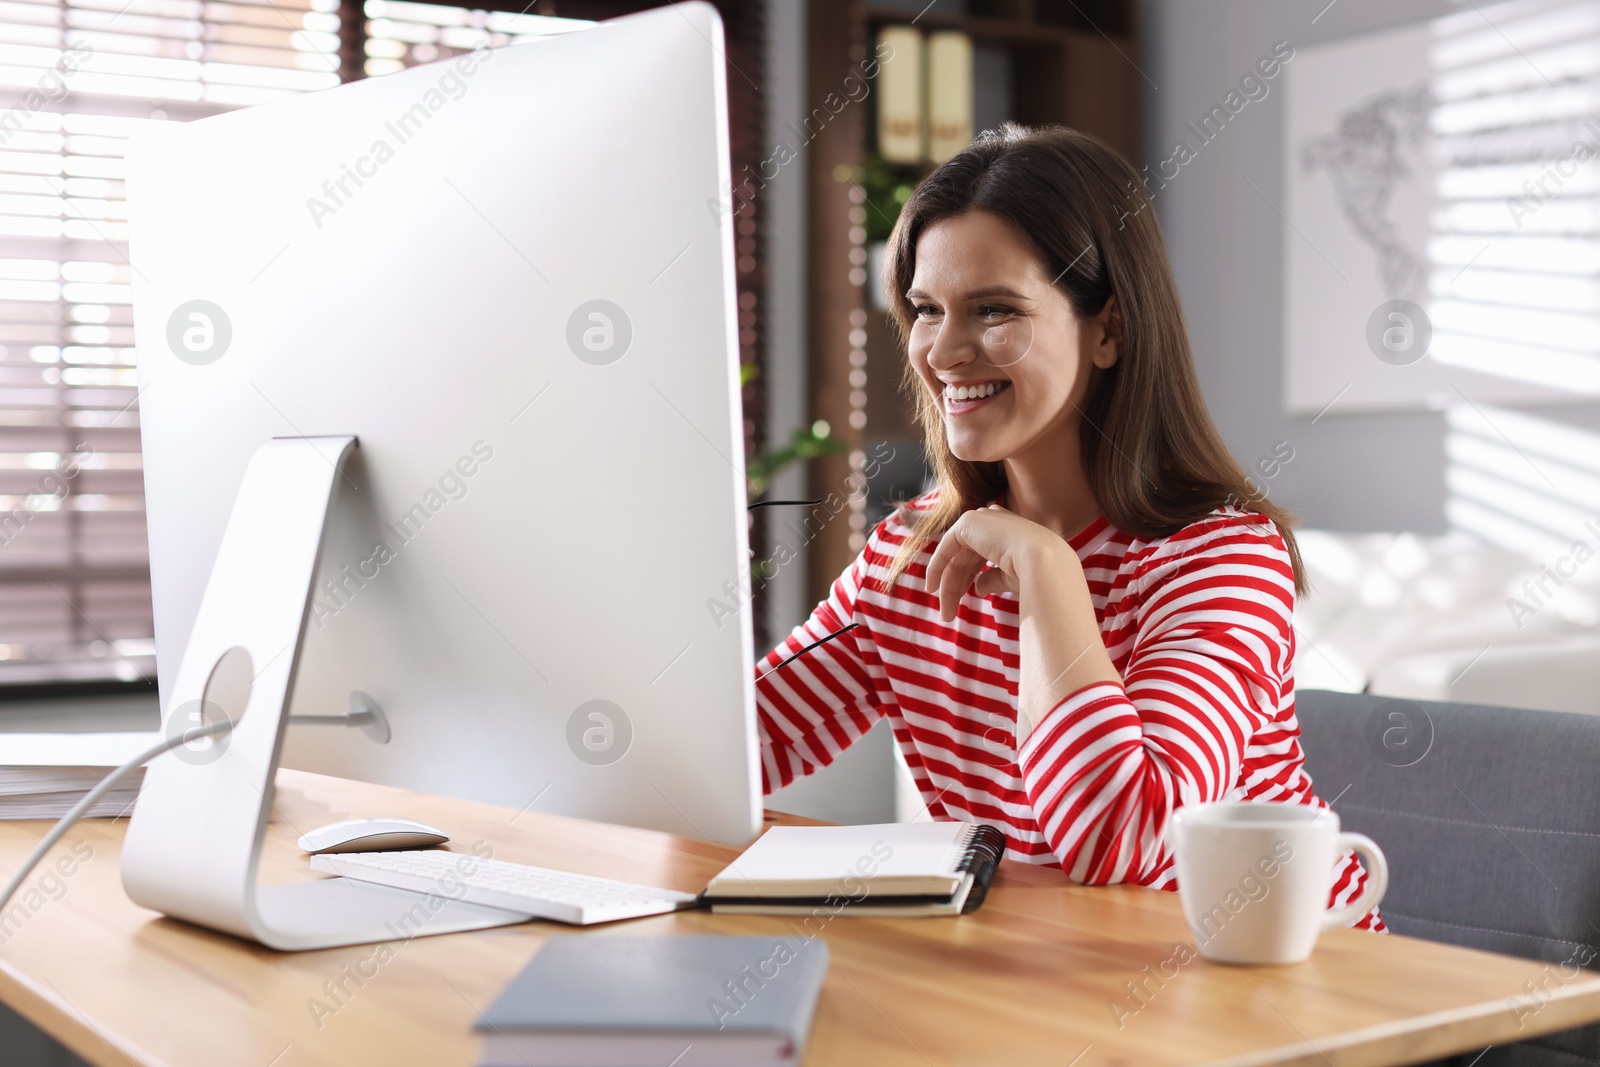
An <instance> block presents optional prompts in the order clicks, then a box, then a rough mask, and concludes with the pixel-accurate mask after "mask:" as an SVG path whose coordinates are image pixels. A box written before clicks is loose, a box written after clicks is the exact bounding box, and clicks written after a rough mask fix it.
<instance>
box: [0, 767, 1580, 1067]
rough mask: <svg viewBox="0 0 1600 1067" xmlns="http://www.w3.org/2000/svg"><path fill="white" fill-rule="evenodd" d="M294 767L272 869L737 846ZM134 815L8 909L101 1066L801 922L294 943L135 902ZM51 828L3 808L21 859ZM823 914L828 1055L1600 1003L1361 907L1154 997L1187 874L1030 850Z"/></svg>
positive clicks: (1328, 1055)
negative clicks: (320, 862) (273, 944)
mask: <svg viewBox="0 0 1600 1067" xmlns="http://www.w3.org/2000/svg"><path fill="white" fill-rule="evenodd" d="M278 782H279V791H278V798H277V805H276V807H277V811H276V814H275V816H274V819H273V824H272V826H271V829H270V831H269V835H268V842H267V848H266V854H265V856H264V858H263V873H264V877H263V880H264V881H266V882H280V881H289V880H294V879H299V878H307V877H319V876H316V875H313V874H312V872H310V871H309V869H308V868H307V867H306V864H305V859H304V857H303V856H302V855H301V854H300V853H299V851H298V850H297V849H296V848H295V847H294V839H295V837H296V835H298V834H299V833H300V832H301V830H304V829H310V828H312V827H314V826H320V825H322V824H324V823H328V822H332V821H334V820H335V819H341V818H347V817H353V816H359V815H374V814H385V815H401V816H409V817H412V818H417V819H421V820H424V821H426V822H430V823H434V824H436V825H439V826H443V827H445V828H446V829H448V830H450V831H452V832H453V833H454V834H455V835H456V836H455V840H454V842H453V843H452V846H453V847H455V848H457V849H459V850H461V851H467V850H470V848H471V846H472V845H473V844H474V843H475V842H479V841H483V842H487V843H488V844H489V845H491V846H492V847H493V849H494V855H495V856H496V857H497V858H500V859H507V860H513V861H521V862H526V863H537V864H543V865H546V866H551V867H558V868H563V869H569V870H574V871H580V872H584V873H588V874H597V875H605V876H608V877H613V878H623V879H628V880H630V881H635V882H643V883H646V884H658V885H662V886H669V887H672V888H675V889H683V890H698V889H700V888H702V887H703V886H704V884H705V882H706V881H707V880H708V879H709V878H710V877H711V875H712V874H714V873H715V872H716V871H717V870H719V869H720V868H721V867H722V866H723V865H724V864H725V863H726V861H727V860H728V859H729V858H730V857H729V856H728V854H726V853H724V852H723V851H721V850H719V849H718V848H717V847H715V846H713V845H707V844H701V843H697V842H691V841H685V840H683V839H680V838H675V837H671V836H669V835H666V834H659V833H652V832H648V831H643V830H631V829H626V828H622V827H614V826H604V825H600V824H595V823H583V822H578V821H574V820H568V819H560V818H554V817H550V816H544V815H539V814H537V813H533V812H525V813H523V814H520V815H517V814H516V813H514V812H511V811H509V810H506V809H502V808H496V807H492V806H489V805H484V804H474V803H469V802H466V801H459V800H449V799H444V798H439V797H430V796H425V795H422V794H416V793H407V792H404V791H401V790H396V789H389V788H385V787H380V786H370V785H365V784H361V783H356V782H349V781H345V780H342V779H337V778H326V777H322V776H319V775H312V774H305V773H300V772H295V771H282V772H280V775H279V779H278ZM124 827H125V823H123V822H121V821H118V822H115V823H113V822H110V821H107V820H96V821H93V822H89V823H86V824H82V825H80V826H79V827H78V828H76V829H75V831H74V832H73V833H72V834H70V835H69V836H68V840H67V842H64V843H63V844H62V845H61V846H58V849H57V851H56V853H55V854H54V855H58V856H60V855H70V854H71V845H72V842H86V843H87V846H88V847H89V848H92V849H93V854H92V856H90V857H89V858H88V859H87V860H85V861H83V862H82V863H80V864H78V865H77V866H76V867H75V868H74V870H73V873H72V874H71V876H70V877H67V878H65V879H62V880H61V882H60V883H59V885H61V886H64V892H61V893H59V894H58V899H52V900H47V901H46V902H45V903H44V904H43V906H42V907H39V908H38V910H37V911H27V910H26V905H24V910H25V911H26V914H25V915H23V916H21V917H20V918H19V919H13V920H12V921H11V922H10V924H9V925H7V926H5V927H4V928H0V938H4V943H3V944H0V998H3V999H4V1000H5V1001H6V1002H7V1003H9V1004H10V1005H11V1006H12V1007H13V1008H15V1009H16V1010H17V1011H18V1012H20V1013H21V1014H22V1015H24V1016H26V1017H27V1018H28V1019H30V1020H32V1021H33V1022H34V1023H35V1024H36V1025H38V1026H39V1027H41V1028H43V1029H44V1030H46V1031H48V1032H49V1033H51V1034H53V1035H54V1036H55V1037H56V1038H57V1039H58V1040H60V1041H61V1042H62V1043H64V1044H65V1045H67V1046H68V1047H70V1048H71V1049H73V1050H74V1051H75V1052H77V1053H78V1054H79V1055H80V1056H83V1057H84V1058H85V1059H87V1060H89V1061H91V1062H92V1063H95V1064H97V1065H103V1067H125V1065H127V1064H130V1063H131V1064H135V1065H139V1067H145V1065H149V1067H156V1065H162V1067H167V1065H172V1067H188V1065H195V1067H324V1065H325V1067H366V1065H368V1064H382V1065H386V1067H387V1065H408V1064H422V1065H428V1067H435V1065H439V1067H456V1065H459V1067H467V1065H470V1064H472V1063H473V1062H474V1057H475V1054H476V1041H475V1038H474V1037H473V1035H472V1031H471V1026H472V1023H473V1021H474V1020H475V1018H476V1015H477V1012H478V1010H479V1009H481V1008H483V1007H484V1006H485V1005H486V1004H487V1003H488V1002H489V1001H490V1000H492V999H493V998H494V997H495V996H496V994H498V992H499V991H500V989H501V987H502V986H503V985H504V984H505V983H506V982H507V981H509V980H510V978H511V977H512V976H513V975H514V974H516V973H517V971H518V970H519V969H520V968H521V967H522V966H523V964H524V963H526V962H527V960H528V958H529V957H530V956H532V955H533V953H534V951H535V950H536V949H537V948H538V947H539V945H540V943H541V942H543V941H544V939H545V938H546V937H550V936H552V935H557V936H582V937H608V936H615V935H618V934H628V935H639V934H662V935H669V934H678V933H719V934H734V933H737V934H771V935H773V936H791V937H792V936H795V934H796V929H795V927H793V926H791V925H790V923H789V921H787V920H785V919H781V918H776V917H764V916H738V917H735V916H714V915H711V914H709V913H707V912H690V913H683V914H678V915H671V916H662V917H659V918H653V919H642V920H636V921H633V922H625V923H620V924H615V925H612V926H609V927H600V928H596V929H592V930H588V931H583V932H581V933H580V932H573V931H572V930H571V929H570V928H564V927H559V926H555V925H552V924H548V923H528V924H524V925H522V926H513V927H505V928H502V929H498V930H488V931H481V932H477V933H467V934H453V935H446V936H441V937H423V938H417V939H415V940H412V941H409V942H398V943H395V944H394V945H393V947H392V949H391V950H390V952H389V953H388V955H387V957H386V958H384V959H383V960H382V961H381V962H380V960H379V954H378V948H377V946H371V945H366V946H356V947H352V948H345V949H333V950H328V951H324V952H306V953H296V954H280V953H276V952H272V951H269V950H267V949H263V948H260V947H258V946H254V945H250V944H247V943H244V942H241V941H237V940H234V939H232V938H230V937H227V936H224V935H220V934H213V933H210V932H208V931H205V930H201V929H198V928H195V927H192V926H187V925H185V924H182V923H178V922H174V921H172V920H169V919H164V918H158V917H157V916H155V915H154V914H153V913H151V912H148V911H145V910H143V909H141V908H138V907H136V906H135V905H134V904H133V903H132V902H130V901H129V900H128V898H127V897H126V896H125V895H124V894H123V892H122V886H121V882H120V880H119V875H118V870H117V863H118V856H119V850H120V847H121V842H122V834H123V830H124ZM44 829H45V824H43V823H37V822H27V823H16V822H12V823H0V872H9V871H12V870H15V869H16V865H17V864H18V863H19V862H20V861H21V860H22V858H23V856H24V855H25V854H26V852H27V850H28V849H29V848H31V847H32V845H33V844H34V843H35V842H36V841H37V840H38V839H39V837H40V836H41V834H42V833H43V832H44ZM78 849H79V853H80V854H83V852H84V846H83V845H79V846H78ZM37 883H38V875H36V876H35V879H34V882H33V883H30V884H34V885H36V884H37ZM25 898H26V890H25V891H24V893H23V894H19V896H18V898H17V900H18V901H24V900H25ZM38 899H39V898H34V900H35V903H37V902H38ZM16 907H17V904H16V903H15V902H14V903H13V906H12V913H13V914H14V913H15V909H16ZM821 936H822V937H823V938H825V939H826V941H827V942H828V947H829V949H830V951H831V953H832V960H833V962H832V966H831V968H830V970H829V973H828V978H827V984H826V986H825V988H824V990H823V994H822V1000H821V1003H820V1005H819V1006H818V1009H817V1017H816V1024H815V1027H814V1028H813V1031H812V1034H811V1042H810V1046H809V1049H808V1052H807V1056H806V1061H805V1062H806V1064H807V1065H808V1067H821V1065H832V1064H845V1065H852V1067H853V1065H864V1064H873V1065H877V1064H886V1065H900V1064H903V1065H907V1067H930V1065H944V1064H950V1065H978V1064H1049V1065H1053V1067H1067V1065H1068V1064H1071V1065H1073V1067H1111V1065H1117V1064H1137V1065H1141V1067H1143V1065H1164V1064H1190V1063H1209V1064H1234V1065H1246V1064H1249V1065H1258V1064H1305V1065H1312V1064H1315V1065H1319V1067H1346V1065H1356V1064H1399V1063H1411V1062H1416V1061H1418V1060H1423V1059H1429V1058H1432V1057H1436V1056H1441V1055H1447V1054H1450V1053H1455V1052H1461V1051H1476V1050H1478V1049H1481V1048H1483V1047H1484V1046H1486V1045H1489V1044H1499V1043H1505V1042H1509V1041H1512V1040H1516V1039H1519V1038H1526V1037H1531V1036H1533V1035H1535V1034H1539V1033H1545V1032H1548V1031H1552V1030H1560V1029H1565V1028H1567V1027H1571V1026H1576V1025H1580V1024H1583V1023H1585V1022H1590V1021H1594V1020H1600V976H1596V975H1594V974H1591V973H1588V972H1584V973H1581V974H1577V975H1573V976H1572V977H1570V978H1567V979H1565V980H1563V977H1562V975H1561V974H1560V972H1559V968H1557V967H1555V966H1549V967H1546V966H1542V965H1540V964H1537V963H1532V962H1529V961H1526V960H1518V959H1512V958H1510V957H1505V956H1496V955H1491V954H1487V953H1482V952H1473V951H1468V950H1466V949H1459V948H1453V947H1450V946H1446V945H1438V944H1433V943H1431V942H1427V941H1415V940H1411V939H1408V938H1403V937H1395V936H1390V937H1379V936H1376V935H1372V934H1366V933H1359V932H1356V931H1344V930H1341V931H1337V932H1335V933H1331V934H1326V935H1324V936H1323V938H1322V941H1321V943H1320V945H1319V947H1318V949H1317V953H1316V955H1315V956H1314V957H1313V958H1312V959H1311V961H1310V962H1308V963H1305V964H1302V965H1299V966H1295V967H1286V968H1236V967H1223V966H1218V965H1213V964H1209V963H1206V962H1204V961H1201V960H1199V959H1195V960H1193V962H1189V963H1186V964H1183V965H1182V966H1179V967H1177V968H1176V970H1177V973H1176V975H1175V976H1174V977H1171V978H1168V979H1163V980H1162V981H1161V984H1158V983H1157V981H1155V980H1149V981H1148V982H1147V985H1146V988H1147V989H1149V990H1150V993H1149V994H1148V996H1147V998H1146V1002H1145V1003H1144V1006H1142V1007H1139V1002H1138V1001H1135V1000H1133V999H1131V998H1130V997H1129V993H1128V989H1127V988H1126V986H1125V983H1127V982H1138V981H1140V980H1143V979H1145V973H1146V972H1144V970H1143V968H1144V967H1145V966H1146V965H1149V966H1150V968H1151V970H1152V971H1157V970H1158V967H1159V965H1160V964H1161V963H1162V962H1163V961H1165V960H1168V959H1169V958H1171V957H1172V956H1173V949H1174V946H1175V945H1180V944H1189V943H1190V942H1189V940H1188V937H1187V933H1186V931H1185V929H1184V926H1183V921H1182V917H1181V914H1180V912H1179V908H1178V898H1177V896H1176V894H1171V893H1160V892H1154V891H1150V890H1145V889H1138V888H1131V887H1115V888H1102V889H1085V888H1082V887H1075V886H1072V885H1070V884H1069V883H1068V882H1067V881H1066V879H1065V877H1064V876H1063V875H1062V874H1061V872H1060V871H1050V870H1045V869H1042V868H1037V867H1030V866H1027V865H1023V864H1011V863H1008V864H1005V865H1004V866H1002V868H1001V873H1000V875H999V876H998V877H997V878H996V880H995V883H994V887H993V889H992V890H991V891H990V894H989V900H988V903H987V904H985V905H984V907H983V908H982V909H981V910H980V911H978V912H977V913H975V914H973V915H969V916H965V917H963V918H960V919H896V920H885V919H853V918H849V917H846V916H840V917H839V918H836V919H834V920H832V921H831V922H829V923H828V924H827V925H826V926H825V927H824V928H823V929H822V931H821ZM1165 969H1166V973H1167V974H1169V975H1170V974H1172V971H1173V969H1174V964H1171V963H1169V964H1168V965H1167V967H1166V968H1165ZM352 976H353V977H352ZM341 982H342V983H343V985H344V988H345V990H346V992H339V991H338V990H337V989H336V986H337V985H338V984H339V983H341ZM1525 982H1532V983H1534V984H1535V985H1536V986H1537V985H1539V984H1541V983H1543V984H1544V985H1545V986H1546V987H1547V988H1548V989H1549V999H1548V1000H1547V1001H1546V1002H1545V1003H1544V1005H1543V1006H1542V1007H1540V1008H1538V1010H1537V1011H1531V1012H1530V1011H1524V1012H1522V1013H1521V1018H1520V1023H1521V1028H1520V1029H1519V1026H1518V1023H1519V1018H1518V1013H1515V1012H1513V1010H1512V1008H1511V1007H1510V1006H1509V1005H1508V998H1512V997H1519V996H1522V997H1525V996H1526V992H1527V991H1526V989H1525V987H1524V983H1525ZM329 990H334V993H333V994H332V995H330V992H329ZM1119 1000H1120V1002H1121V1003H1122V1004H1123V1005H1124V1008H1125V1009H1127V1010H1126V1011H1125V1012H1124V1013H1122V1014H1121V1017H1120V1019H1119V1018H1118V1013H1115V1012H1113V1010H1112V1008H1111V1007H1110V1004H1111V1003H1113V1002H1116V1001H1119ZM319 1002H320V1004H321V1005H322V1007H321V1009H320V1010H319V1009H318V1007H317V1005H318V1004H319ZM1136 1007H1137V1008H1138V1010H1137V1012H1134V1011H1133V1009H1134V1008H1136ZM1119 1024H1120V1025H1119Z"/></svg>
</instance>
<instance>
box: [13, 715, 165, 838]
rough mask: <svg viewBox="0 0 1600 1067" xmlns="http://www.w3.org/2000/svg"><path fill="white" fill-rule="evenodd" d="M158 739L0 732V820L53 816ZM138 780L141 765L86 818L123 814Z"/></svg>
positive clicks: (135, 792) (145, 735)
mask: <svg viewBox="0 0 1600 1067" xmlns="http://www.w3.org/2000/svg"><path fill="white" fill-rule="evenodd" d="M160 740H161V735H160V734H155V733H103V734H101V733H96V734H7V733H0V819H59V818H60V817H61V816H63V815H65V814H66V813H67V811H68V809H70V808H71V807H72V806H73V805H74V804H76V803H77V802H78V801H80V800H82V799H83V795H84V794H85V793H87V792H88V791H89V790H90V789H92V788H94V786H95V785H96V784H97V783H98V782H99V781H100V780H101V779H102V778H104V777H105V776H106V775H108V774H110V773H111V772H112V771H113V770H115V769H116V768H117V767H120V766H121V765H122V764H124V763H126V762H128V761H129V760H130V759H133V758H134V757H135V756H137V755H138V754H139V753H141V752H144V751H146V750H147V749H150V748H153V747H154V746H155V745H156V744H158V743H159V742H160ZM143 781H144V769H143V768H142V767H141V768H140V769H138V770H136V771H134V772H133V773H132V774H129V775H128V776H127V777H126V778H124V779H123V780H122V781H121V782H119V783H117V785H116V787H115V788H114V789H112V790H111V791H110V792H109V793H107V794H106V795H105V796H103V797H101V798H100V800H99V801H98V802H97V803H96V804H95V805H94V807H92V808H90V809H89V812H88V814H87V817H88V818H102V817H115V816H118V815H126V814H127V813H128V812H129V811H130V810H131V809H132V808H133V800H134V798H135V797H136V796H138V795H139V785H140V783H141V782H143Z"/></svg>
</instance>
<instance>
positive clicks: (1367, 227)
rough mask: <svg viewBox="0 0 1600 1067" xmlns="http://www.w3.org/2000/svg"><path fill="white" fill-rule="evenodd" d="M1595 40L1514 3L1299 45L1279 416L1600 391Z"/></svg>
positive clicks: (1599, 123)
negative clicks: (1282, 411)
mask: <svg viewBox="0 0 1600 1067" xmlns="http://www.w3.org/2000/svg"><path fill="white" fill-rule="evenodd" d="M1596 34H1600V5H1596V4H1592V3H1581V2H1574V0H1514V2H1511V3H1505V4H1499V5H1493V6H1490V5H1483V6H1481V7H1474V8H1471V9H1467V10H1463V11H1462V12H1460V13H1458V14H1452V15H1450V16H1447V17H1445V18H1440V19H1436V20H1433V21H1431V22H1424V23H1418V24H1414V25H1410V26H1406V27H1403V28H1401V29H1397V30H1390V31H1385V32H1383V33H1377V34H1370V35H1366V36H1362V37H1356V38H1348V39H1345V40H1341V41H1337V42H1333V43H1330V44H1325V45H1318V46H1314V47H1306V48H1300V49H1297V50H1296V55H1295V57H1294V59H1293V61H1292V62H1290V63H1288V64H1286V65H1285V68H1284V78H1285V83H1284V93H1285V115H1286V130H1285V137H1284V154H1285V158H1284V161H1283V167H1284V171H1283V172H1284V186H1285V204H1284V209H1283V213H1284V216H1285V219H1286V221H1287V225H1286V226H1285V227H1284V238H1283V239H1284V262H1285V270H1286V274H1287V278H1286V284H1285V286H1284V294H1285V295H1284V299H1285V303H1286V307H1285V320H1284V321H1285V337H1284V360H1285V374H1284V403H1285V406H1286V408H1287V409H1288V411H1289V413H1290V414H1298V415H1316V414H1318V413H1320V412H1322V411H1329V410H1331V411H1333V412H1334V413H1339V412H1356V411H1374V410H1406V409H1419V408H1438V407H1443V406H1445V405H1447V404H1451V403H1459V402H1461V401H1462V400H1463V399H1468V400H1471V401H1473V402H1478V401H1486V402H1493V403H1499V404H1533V403H1559V402H1568V403H1570V402H1573V401H1577V400H1584V399H1588V398H1593V397H1597V396H1600V47H1597V46H1596V45H1595V43H1594V41H1595V36H1596ZM1335 401H1337V403H1336V404H1335ZM1330 405H1333V406H1332V407H1330Z"/></svg>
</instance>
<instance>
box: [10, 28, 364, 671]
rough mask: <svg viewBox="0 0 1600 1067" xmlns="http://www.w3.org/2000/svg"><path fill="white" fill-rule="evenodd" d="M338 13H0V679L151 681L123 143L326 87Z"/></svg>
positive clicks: (334, 65)
mask: <svg viewBox="0 0 1600 1067" xmlns="http://www.w3.org/2000/svg"><path fill="white" fill-rule="evenodd" d="M336 2H337V0H271V2H268V3H262V4H254V3H217V2H210V3H202V2H199V0H131V2H127V3H123V0H47V2H15V0H3V2H0V683H25V682H57V681H70V680H87V679H100V680H104V679H121V680H128V681H131V680H134V679H137V678H139V677H152V676H153V675H154V673H155V670H154V667H155V660H154V652H155V648H154V641H153V639H152V628H151V618H150V614H151V613H150V578H149V566H148V561H147V559H146V551H145V528H144V492H143V476H142V472H141V466H140V457H139V418H138V404H137V398H136V395H135V394H136V384H135V378H134V367H133V326H132V316H131V309H130V292H131V289H130V280H131V274H132V270H131V268H130V266H129V263H128V258H127V244H126V239H127V234H126V223H125V218H126V212H125V209H124V204H123V197H124V193H123V172H122V152H123V146H124V144H125V143H126V141H127V138H128V136H129V135H130V134H131V133H133V132H134V131H135V130H136V129H137V128H139V127H140V126H141V125H143V124H146V123H150V122H160V121H174V120H186V119H193V118H199V117H203V116H206V115H214V114H218V113H220V112H223V111H227V110H229V109H232V108H235V107H239V106H242V105H246V104H255V103H261V102H264V101H268V100H273V99H276V98H279V97H283V96H287V95H291V94H294V93H300V92H305V91H308V90H312V89H320V88H324V87H327V86H330V85H335V84H337V83H338V81H339V75H338V45H339V36H338V31H339V17H338V15H337V13H336Z"/></svg>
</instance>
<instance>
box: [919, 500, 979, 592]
mask: <svg viewBox="0 0 1600 1067" xmlns="http://www.w3.org/2000/svg"><path fill="white" fill-rule="evenodd" d="M969 514H970V513H969ZM968 525H969V524H968V522H967V516H966V515H962V516H961V517H960V518H958V519H956V521H955V522H954V523H952V524H951V526H950V529H948V530H946V531H945V533H944V536H943V537H941V538H940V539H939V544H938V545H937V546H935V547H934V550H933V555H932V556H931V557H930V558H929V559H928V572H927V576H926V578H925V579H924V581H923V591H924V592H928V593H931V592H933V591H934V590H935V589H937V588H939V581H940V579H941V578H942V577H943V576H944V569H945V568H946V567H948V566H949V565H950V561H951V560H952V559H954V558H955V556H956V555H957V554H958V553H960V552H964V551H971V550H970V549H969V548H968V547H967V545H966V540H965V539H966V534H967V528H968Z"/></svg>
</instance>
